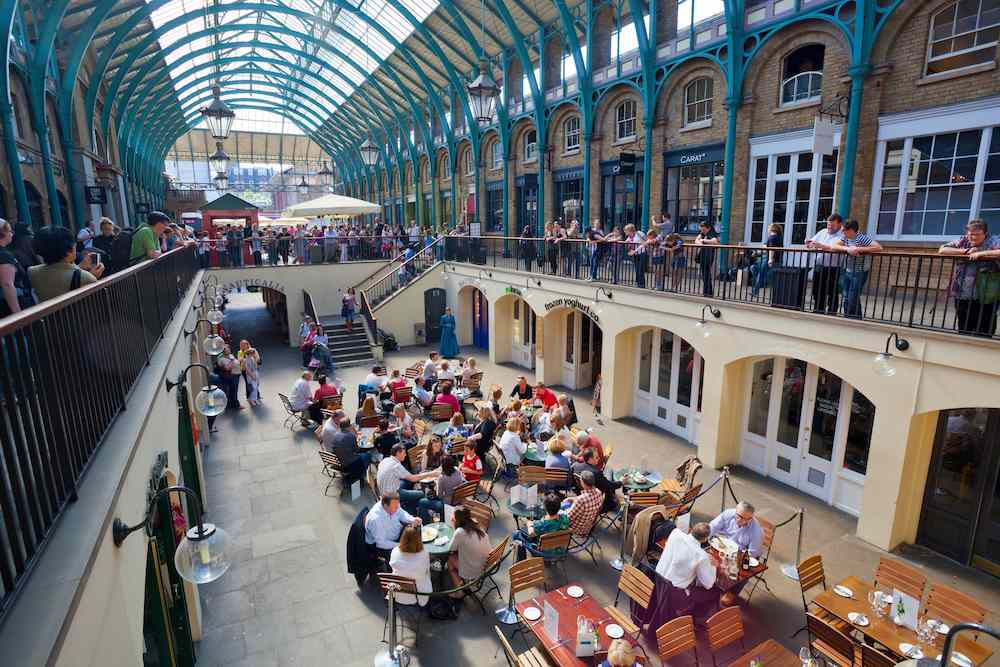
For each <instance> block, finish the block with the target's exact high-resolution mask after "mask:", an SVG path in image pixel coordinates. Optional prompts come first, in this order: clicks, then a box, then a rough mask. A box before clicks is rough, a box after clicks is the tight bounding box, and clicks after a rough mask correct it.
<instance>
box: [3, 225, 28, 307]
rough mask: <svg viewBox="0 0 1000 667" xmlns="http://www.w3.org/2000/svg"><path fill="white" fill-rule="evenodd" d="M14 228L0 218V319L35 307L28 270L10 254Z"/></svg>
mask: <svg viewBox="0 0 1000 667" xmlns="http://www.w3.org/2000/svg"><path fill="white" fill-rule="evenodd" d="M13 241H14V228H13V227H12V226H11V224H10V223H9V222H7V221H6V220H4V219H2V218H0V291H2V293H3V294H2V298H0V317H7V316H8V315H13V314H14V313H19V312H21V311H22V310H24V309H25V308H29V307H31V306H33V305H35V294H34V291H33V290H32V289H31V278H29V276H28V269H27V267H25V266H24V265H23V264H22V263H21V262H20V261H19V260H18V258H17V256H16V255H15V254H14V253H13V252H11V250H10V249H9V248H10V245H11V243H12V242H13Z"/></svg>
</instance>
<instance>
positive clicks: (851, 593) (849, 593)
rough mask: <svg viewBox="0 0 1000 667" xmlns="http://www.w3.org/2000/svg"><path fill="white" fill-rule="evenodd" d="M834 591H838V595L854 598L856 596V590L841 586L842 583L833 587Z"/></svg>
mask: <svg viewBox="0 0 1000 667" xmlns="http://www.w3.org/2000/svg"><path fill="white" fill-rule="evenodd" d="M833 592H834V593H836V594H837V595H839V596H840V597H842V598H853V597H854V591H852V590H851V589H850V588H848V587H847V586H841V585H840V584H837V585H836V586H834V587H833Z"/></svg>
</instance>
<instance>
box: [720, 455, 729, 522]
mask: <svg viewBox="0 0 1000 667" xmlns="http://www.w3.org/2000/svg"><path fill="white" fill-rule="evenodd" d="M728 488H729V466H722V509H721V510H719V514H722V513H723V512H725V511H726V489H728Z"/></svg>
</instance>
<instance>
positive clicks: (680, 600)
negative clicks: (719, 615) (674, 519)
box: [656, 523, 719, 614]
mask: <svg viewBox="0 0 1000 667" xmlns="http://www.w3.org/2000/svg"><path fill="white" fill-rule="evenodd" d="M711 531H712V529H711V528H710V527H709V525H708V524H707V523H696V524H695V525H694V526H693V527H692V528H691V534H690V535H688V534H686V533H684V531H682V530H679V529H675V530H673V531H671V532H670V537H668V538H667V544H666V546H665V547H664V548H663V555H662V556H660V562H658V563H657V564H656V573H657V574H658V575H660V576H661V577H663V578H664V579H666V580H667V581H669V582H670V584H671V585H672V586H673V589H672V590H671V591H670V604H671V607H672V608H673V609H674V611H675V612H676V613H678V614H683V613H687V612H689V611H693V610H695V609H697V608H699V607H707V606H709V605H715V604H717V603H718V601H719V591H718V590H717V589H716V588H715V578H716V575H717V571H716V568H715V565H714V564H713V563H712V560H711V558H709V557H708V554H707V553H705V550H704V547H703V545H704V544H705V543H706V542H708V537H709V535H710V534H711Z"/></svg>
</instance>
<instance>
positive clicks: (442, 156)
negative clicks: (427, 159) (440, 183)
mask: <svg viewBox="0 0 1000 667" xmlns="http://www.w3.org/2000/svg"><path fill="white" fill-rule="evenodd" d="M434 160H435V162H436V164H437V176H438V178H441V177H442V176H443V175H444V172H445V166H446V164H447V162H448V160H449V155H448V149H447V148H441V149H439V150H438V151H437V153H435V154H434Z"/></svg>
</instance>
